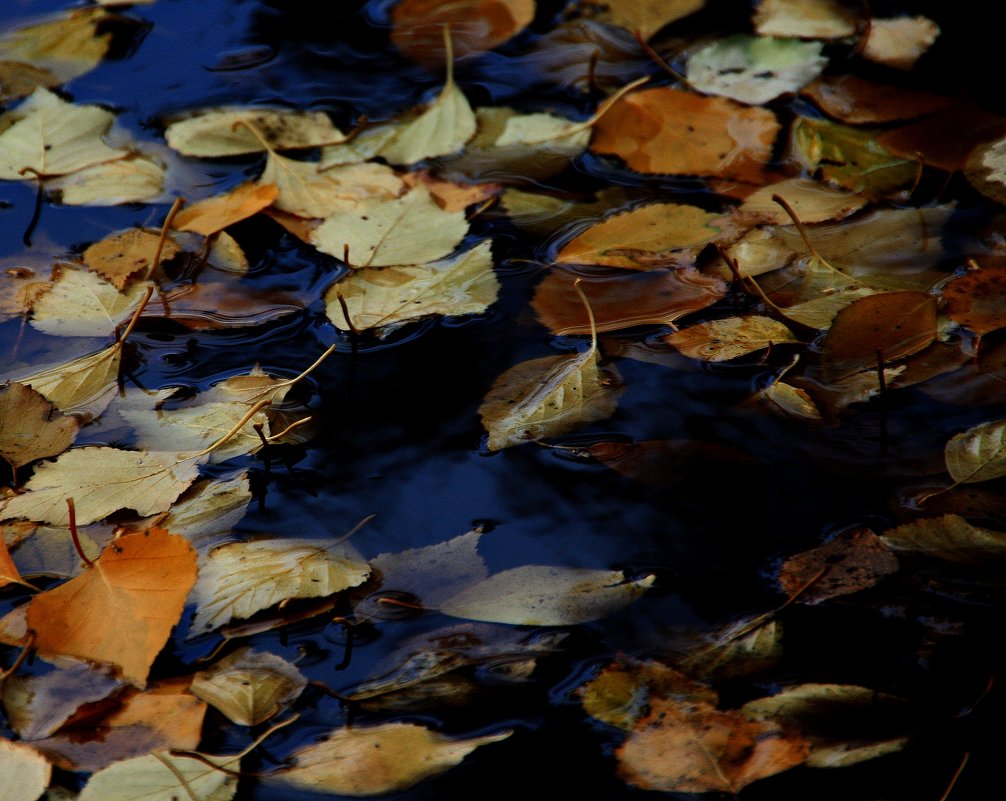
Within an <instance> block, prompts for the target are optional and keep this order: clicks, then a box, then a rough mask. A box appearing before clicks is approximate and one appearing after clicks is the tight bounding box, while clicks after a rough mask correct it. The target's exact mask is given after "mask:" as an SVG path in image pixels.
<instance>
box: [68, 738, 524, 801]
mask: <svg viewBox="0 0 1006 801" xmlns="http://www.w3.org/2000/svg"><path fill="white" fill-rule="evenodd" d="M510 734H511V732H509V731H504V732H501V733H499V734H490V735H487V736H484V737H473V738H470V739H467V740H452V739H450V738H448V737H444V736H443V735H441V734H438V733H436V732H433V731H430V730H429V729H427V728H425V727H424V726H419V725H416V724H415V723H383V724H380V725H378V726H354V727H353V728H343V729H336V730H335V731H333V732H332V733H331V734H329V736H328V738H327V739H325V740H323V741H322V742H320V743H318V744H316V745H309V746H307V747H305V748H301V749H300V750H298V751H295V752H294V754H293V756H294V759H295V760H296V761H295V763H294V766H293V767H292V768H288V769H287V770H284V771H282V772H277V773H273V774H272V775H271V776H270V777H269V779H270V781H275V782H279V783H282V784H286V785H289V786H292V787H297V788H299V789H304V790H313V791H315V792H322V793H332V794H336V795H348V796H353V797H361V796H372V795H383V794H384V793H390V792H394V791H397V790H404V789H406V788H408V787H412V786H413V785H414V784H417V783H418V782H420V781H422V780H423V779H425V778H427V777H429V776H433V775H435V774H437V773H442V772H443V771H445V770H447V769H448V768H452V767H454V766H455V765H457V764H459V763H460V762H461V760H463V759H464V758H465V757H466V756H467V755H468V754H470V753H471V752H472V751H474V750H475V749H476V748H478V747H479V746H482V745H487V744H489V743H496V742H499V741H500V740H505V739H506V738H507V737H509V736H510ZM81 801H86V799H82V800H81Z"/></svg>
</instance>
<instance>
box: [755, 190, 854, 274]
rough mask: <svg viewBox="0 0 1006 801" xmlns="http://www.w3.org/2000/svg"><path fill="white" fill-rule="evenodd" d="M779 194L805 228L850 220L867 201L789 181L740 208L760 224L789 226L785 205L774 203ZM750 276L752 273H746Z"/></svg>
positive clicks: (757, 191) (843, 193) (758, 192)
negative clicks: (839, 220)
mask: <svg viewBox="0 0 1006 801" xmlns="http://www.w3.org/2000/svg"><path fill="white" fill-rule="evenodd" d="M773 195H779V196H780V197H782V198H783V199H784V200H785V201H786V202H787V203H789V205H790V206H791V207H792V209H793V211H795V212H796V216H797V217H798V218H799V219H800V222H802V223H803V224H804V225H807V224H810V223H818V222H826V221H828V220H838V219H841V218H842V217H847V216H848V215H850V214H852V213H853V212H854V211H857V210H859V209H861V208H863V206H865V205H866V202H867V200H866V198H865V197H863V196H862V195H857V194H855V193H854V192H848V191H846V190H844V189H838V188H836V187H833V186H828V185H827V184H823V183H821V182H820V181H811V180H809V179H807V178H787V179H786V180H785V181H779V182H778V183H774V184H770V185H769V186H764V187H762V188H761V189H758V190H756V191H755V192H753V193H752V194H750V195H748V196H747V198H746V199H745V200H744V202H743V203H742V204H741V205H740V207H739V208H738V209H737V210H738V211H739V212H740V213H741V214H743V215H748V214H750V215H752V216H753V217H755V218H756V219H757V220H758V222H760V223H774V224H776V225H788V224H789V223H790V222H791V220H790V217H789V215H788V214H787V213H786V212H785V211H784V210H783V208H782V206H780V205H779V204H778V203H776V202H775V201H774V200H772V196H773ZM745 274H747V275H750V274H751V273H750V271H747V270H745Z"/></svg>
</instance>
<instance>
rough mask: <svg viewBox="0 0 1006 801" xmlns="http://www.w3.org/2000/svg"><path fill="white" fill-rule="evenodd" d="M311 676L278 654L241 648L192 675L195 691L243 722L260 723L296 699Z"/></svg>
mask: <svg viewBox="0 0 1006 801" xmlns="http://www.w3.org/2000/svg"><path fill="white" fill-rule="evenodd" d="M306 686H307V679H305V678H304V676H303V674H302V673H301V672H300V671H299V670H297V668H296V667H294V666H293V665H291V664H290V663H289V662H287V661H286V660H285V659H283V658H281V657H279V656H277V655H276V654H271V653H266V652H259V651H253V650H252V649H251V648H241V649H239V650H237V651H235V652H234V653H232V654H230V655H229V656H227V657H225V658H224V659H221V660H220V661H219V662H217V663H216V664H215V665H213V667H211V668H210V669H209V670H203V671H200V672H199V673H197V674H196V675H195V676H194V677H193V679H192V692H193V693H194V694H195V695H197V696H199V697H200V698H202V699H203V700H204V701H206V702H207V703H209V704H210V705H212V706H213V707H214V708H215V709H217V710H218V711H219V712H220V713H221V714H223V716H224V717H226V718H227V719H228V720H229V721H231V722H232V723H237V724H238V725H239V726H257V725H258V724H259V723H262V722H264V721H266V720H268V719H269V718H271V717H272V716H273V715H275V714H276V713H277V712H279V711H280V710H281V709H282V708H283V707H284V706H286V705H287V704H289V703H290V702H291V701H293V700H294V699H295V698H296V697H297V696H298V695H300V693H301V691H303V689H304V687H306Z"/></svg>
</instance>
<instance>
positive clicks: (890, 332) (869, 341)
mask: <svg viewBox="0 0 1006 801" xmlns="http://www.w3.org/2000/svg"><path fill="white" fill-rule="evenodd" d="M935 338H936V298H935V297H933V296H932V295H929V294H927V293H925V292H912V291H908V292H886V293H883V294H880V295H870V296H869V297H865V298H860V299H859V300H857V301H854V302H853V303H851V304H850V305H848V306H846V307H845V308H844V309H842V310H841V311H840V312H839V313H838V316H837V317H836V318H835V322H834V323H832V326H831V328H830V329H828V333H827V334H826V335H825V338H824V342H823V343H822V346H821V348H822V352H821V364H822V366H823V367H824V370H825V372H826V374H827V375H828V376H830V378H831V379H836V378H843V377H845V376H848V375H851V374H852V373H856V372H859V371H861V370H864V369H867V368H869V367H871V366H875V365H876V364H877V354H878V352H879V353H880V355H881V358H882V360H883V361H884V362H890V361H893V360H894V359H900V358H903V357H904V356H909V355H911V354H913V353H918V352H919V351H920V350H923V349H924V348H926V347H927V346H928V345H929V344H930V343H931V342H932V341H933V340H934V339H935Z"/></svg>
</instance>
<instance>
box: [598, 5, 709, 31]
mask: <svg viewBox="0 0 1006 801" xmlns="http://www.w3.org/2000/svg"><path fill="white" fill-rule="evenodd" d="M705 4H706V0H641V2H634V3H623V2H618V0H609V2H606V3H601V4H600V5H601V7H602V11H601V13H600V15H599V18H600V19H601V21H603V22H606V23H608V24H609V25H618V26H620V27H622V28H625V29H626V30H628V31H630V32H631V33H636V32H638V33H639V35H640V36H642V37H643V38H644V39H649V38H650V37H651V36H653V34H655V33H656V32H657V31H659V30H660V29H661V28H663V27H664V26H665V25H669V24H671V23H672V22H677V21H678V20H679V19H683V18H684V17H687V16H688V15H690V14H694V13H695V12H696V11H698V10H700V9H701V8H702V7H703V6H705Z"/></svg>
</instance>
